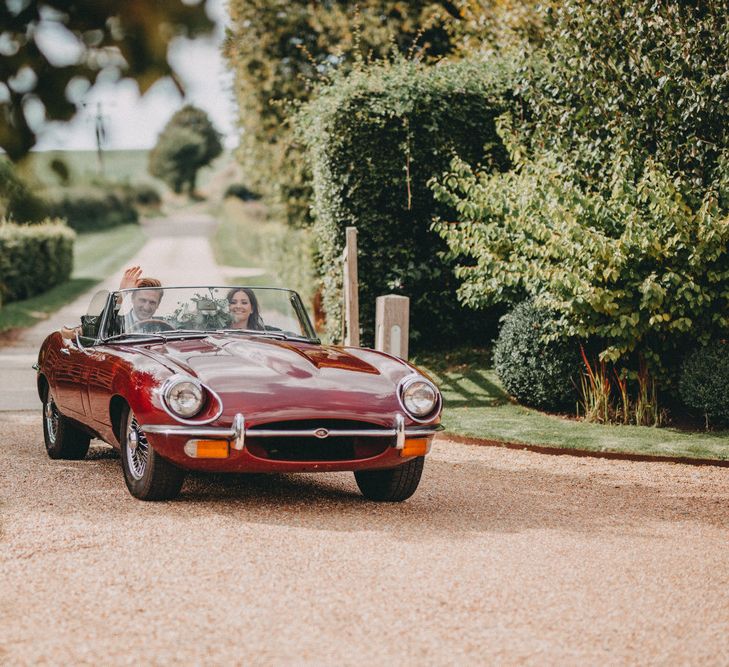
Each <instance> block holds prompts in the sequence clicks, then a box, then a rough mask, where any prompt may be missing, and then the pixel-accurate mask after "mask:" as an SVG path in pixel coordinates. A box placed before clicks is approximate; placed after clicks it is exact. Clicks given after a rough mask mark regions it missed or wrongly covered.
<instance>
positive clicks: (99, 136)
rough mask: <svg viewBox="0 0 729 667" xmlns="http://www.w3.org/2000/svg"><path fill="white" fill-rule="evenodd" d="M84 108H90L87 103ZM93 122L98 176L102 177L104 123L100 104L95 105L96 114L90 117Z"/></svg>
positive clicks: (104, 141)
mask: <svg viewBox="0 0 729 667" xmlns="http://www.w3.org/2000/svg"><path fill="white" fill-rule="evenodd" d="M82 106H83V107H84V108H86V107H88V106H90V105H89V104H88V103H84V104H83V105H82ZM92 120H93V122H94V134H95V136H96V159H97V160H98V163H99V176H103V175H104V144H105V143H106V121H107V120H108V116H105V115H104V114H103V111H102V105H101V102H97V103H96V114H95V115H94V116H92Z"/></svg>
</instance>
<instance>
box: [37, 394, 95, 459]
mask: <svg viewBox="0 0 729 667" xmlns="http://www.w3.org/2000/svg"><path fill="white" fill-rule="evenodd" d="M43 440H44V441H45V444H46V452H47V453H48V456H50V457H51V458H52V459H66V460H70V461H80V460H81V459H82V458H84V457H85V456H86V453H87V452H88V451H89V444H90V442H91V436H90V435H89V434H88V433H85V432H84V431H82V430H81V429H80V428H78V427H76V426H74V425H73V423H71V422H70V421H69V420H68V419H66V417H64V416H63V415H62V414H61V413H60V412H59V411H58V407H57V406H56V404H55V402H54V401H53V396H51V392H50V390H48V391H47V392H46V397H45V399H44V401H43Z"/></svg>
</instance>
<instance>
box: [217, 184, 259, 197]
mask: <svg viewBox="0 0 729 667" xmlns="http://www.w3.org/2000/svg"><path fill="white" fill-rule="evenodd" d="M228 197H237V198H238V199H240V200H241V201H253V200H256V199H260V198H261V196H260V195H259V194H257V193H255V192H252V191H251V190H249V189H248V188H247V187H246V186H245V185H243V184H242V183H231V184H230V185H229V186H228V187H227V188H226V190H225V194H224V195H223V199H227V198H228Z"/></svg>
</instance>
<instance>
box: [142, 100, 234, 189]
mask: <svg viewBox="0 0 729 667" xmlns="http://www.w3.org/2000/svg"><path fill="white" fill-rule="evenodd" d="M220 138H221V135H220V133H219V132H218V131H217V130H216V129H215V127H213V124H212V122H211V121H210V118H208V115H207V114H206V113H205V112H204V111H203V110H202V109H198V108H197V107H194V106H192V105H191V104H188V105H186V106H184V107H183V108H182V109H180V110H179V111H178V112H177V113H175V114H174V115H173V116H172V118H170V120H169V121H168V122H167V125H165V127H164V129H163V130H162V132H161V133H160V135H159V138H158V139H157V144H156V145H155V147H154V148H153V149H152V152H151V153H150V155H149V173H150V174H152V176H155V177H157V178H159V179H161V180H163V181H164V182H165V183H167V184H168V185H169V186H170V187H171V188H172V189H173V190H174V191H175V192H178V193H179V192H182V191H183V190H185V189H186V190H187V191H188V192H189V193H190V194H192V193H193V192H194V191H195V182H196V180H197V172H198V171H199V170H200V168H201V167H204V166H206V165H208V164H210V163H211V162H212V161H213V160H214V159H215V158H216V157H218V155H220V154H221V153H222V152H223V145H222V143H221V141H220Z"/></svg>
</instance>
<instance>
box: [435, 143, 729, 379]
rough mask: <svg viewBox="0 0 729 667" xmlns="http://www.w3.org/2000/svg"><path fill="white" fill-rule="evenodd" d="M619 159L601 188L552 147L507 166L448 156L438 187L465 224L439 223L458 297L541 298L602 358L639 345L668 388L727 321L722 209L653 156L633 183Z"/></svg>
mask: <svg viewBox="0 0 729 667" xmlns="http://www.w3.org/2000/svg"><path fill="white" fill-rule="evenodd" d="M614 166H615V168H614V171H613V175H612V177H611V182H612V185H613V187H612V191H611V193H610V194H609V195H608V196H605V195H603V194H601V193H598V192H595V191H593V190H590V189H589V188H587V187H585V186H584V184H583V183H582V182H581V174H580V173H578V172H579V170H578V169H577V168H576V167H575V166H574V165H570V164H569V163H565V162H563V161H561V160H560V159H559V158H558V157H555V156H554V155H550V154H546V155H545V156H543V157H542V158H540V159H539V160H535V161H532V162H529V163H527V164H522V165H519V167H518V168H517V169H514V170H513V171H511V172H509V173H507V174H485V173H484V174H481V175H476V174H474V173H473V171H472V170H471V169H469V168H468V167H467V166H466V165H464V164H463V163H455V164H454V169H453V170H452V171H451V173H449V174H447V175H446V176H444V177H443V179H442V180H441V182H440V183H439V184H436V185H435V189H436V193H437V196H438V197H439V199H441V200H442V201H444V202H445V203H448V204H450V205H451V206H453V207H454V208H455V209H456V210H457V211H458V215H459V218H460V220H461V222H460V223H459V224H458V225H448V224H444V223H441V224H439V225H437V230H438V231H439V233H441V234H442V235H443V237H444V238H445V239H446V241H447V242H448V245H449V248H450V249H451V251H452V253H453V254H454V255H457V256H458V257H460V265H459V266H458V268H457V269H456V272H457V275H458V276H459V277H460V278H461V279H462V280H463V284H462V285H461V287H460V288H459V296H460V298H461V299H462V300H463V301H464V303H466V304H470V305H472V306H474V307H478V306H486V305H489V304H492V303H494V302H502V301H509V300H513V299H516V298H520V297H521V296H522V295H524V294H527V295H529V296H537V297H538V298H539V300H540V303H542V305H545V306H548V307H550V308H552V309H553V310H555V311H557V312H558V313H559V317H558V318H557V319H556V320H555V322H556V325H557V332H556V334H555V335H558V336H562V337H564V338H565V339H569V338H571V337H577V338H579V339H582V340H592V339H595V338H597V339H600V340H601V341H603V342H604V347H603V348H602V350H601V356H602V358H603V359H605V360H606V361H612V362H618V361H620V360H621V359H626V358H628V357H630V356H633V357H634V358H635V357H636V356H639V355H641V354H642V355H643V357H644V358H645V360H646V362H647V364H648V367H649V371H650V374H651V375H653V376H655V377H656V380H657V381H658V383H659V387H660V386H661V384H663V386H664V387H665V386H669V385H670V384H672V383H673V382H674V381H675V380H676V374H677V371H678V368H677V366H678V363H677V360H678V359H680V358H681V356H680V354H679V352H680V351H681V350H682V349H685V348H686V346H687V345H691V344H696V342H697V341H698V342H699V343H705V342H706V341H708V340H710V339H711V338H721V337H722V336H723V335H725V332H726V331H727V330H728V329H729V219H728V218H727V215H726V214H725V213H722V212H721V210H720V209H719V208H718V206H717V198H716V194H715V193H712V192H709V193H708V194H707V195H706V196H705V198H704V199H703V200H702V202H701V203H700V204H699V205H698V206H696V207H693V206H690V205H689V204H688V202H687V201H686V200H685V199H684V197H683V196H682V195H681V194H680V192H678V191H677V190H676V187H675V184H674V182H673V179H672V178H671V175H670V174H668V173H666V172H665V170H663V169H662V168H661V167H660V165H657V164H654V163H651V162H648V163H647V165H646V170H645V173H644V174H643V176H642V177H641V178H640V179H639V181H638V182H637V184H636V183H633V182H632V180H631V179H630V178H626V177H625V174H624V172H623V171H622V170H621V168H620V162H619V161H618V162H617V163H616V164H615V165H614ZM633 370H636V368H635V365H633Z"/></svg>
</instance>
